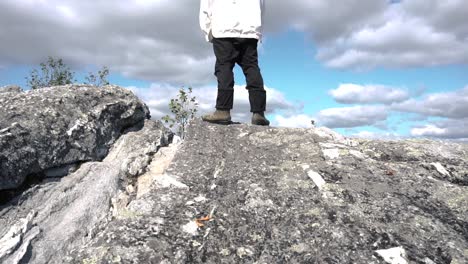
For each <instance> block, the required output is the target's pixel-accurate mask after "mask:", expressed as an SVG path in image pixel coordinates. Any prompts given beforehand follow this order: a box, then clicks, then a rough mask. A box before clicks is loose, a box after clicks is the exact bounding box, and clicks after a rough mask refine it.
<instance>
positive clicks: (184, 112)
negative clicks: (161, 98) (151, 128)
mask: <svg viewBox="0 0 468 264" xmlns="http://www.w3.org/2000/svg"><path fill="white" fill-rule="evenodd" d="M191 94H192V87H189V88H188V91H185V89H184V88H183V87H182V88H180V89H179V94H178V95H177V98H173V99H171V101H170V103H169V110H171V113H172V114H173V117H171V116H169V115H166V116H164V117H163V118H162V121H163V122H164V123H166V124H169V127H170V128H171V129H174V128H175V129H176V130H177V132H176V134H177V135H178V136H179V137H181V138H182V139H183V138H185V132H186V129H187V125H188V122H189V121H190V120H191V119H193V118H195V116H196V113H197V111H198V109H197V108H198V103H197V101H196V97H195V96H191Z"/></svg>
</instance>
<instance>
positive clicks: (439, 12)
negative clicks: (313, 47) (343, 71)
mask: <svg viewBox="0 0 468 264" xmlns="http://www.w3.org/2000/svg"><path fill="white" fill-rule="evenodd" d="M461 10H468V2H467V1H463V0H450V1H435V0H428V1H422V0H406V1H402V3H401V4H392V5H390V6H389V7H388V8H386V9H385V10H384V11H383V12H381V13H380V14H379V15H378V16H374V17H373V18H370V19H368V21H367V23H366V24H365V25H363V26H362V27H359V28H356V29H355V30H354V31H353V32H351V33H350V34H348V35H341V36H339V37H337V38H335V39H332V40H330V41H329V43H328V45H323V46H319V49H318V53H317V58H318V59H319V60H321V61H323V62H324V63H325V65H327V66H329V67H333V68H355V69H369V68H373V67H378V66H384V67H412V66H434V65H447V64H457V63H461V64H466V63H468V24H467V23H465V22H463V21H464V18H463V19H462V17H466V14H465V15H462V13H463V11H461Z"/></svg>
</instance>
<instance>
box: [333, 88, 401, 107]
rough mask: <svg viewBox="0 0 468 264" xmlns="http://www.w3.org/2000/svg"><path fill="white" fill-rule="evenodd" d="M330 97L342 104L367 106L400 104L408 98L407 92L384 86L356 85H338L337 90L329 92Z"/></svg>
mask: <svg viewBox="0 0 468 264" xmlns="http://www.w3.org/2000/svg"><path fill="white" fill-rule="evenodd" d="M330 95H331V96H332V97H333V98H334V99H335V100H336V101H337V102H339V103H343V104H354V103H361V104H368V103H383V104H391V103H393V102H402V101H404V100H407V99H409V98H410V94H409V93H408V91H405V90H403V89H399V88H393V87H388V86H384V85H358V84H351V83H347V84H340V86H339V87H338V88H337V89H334V90H331V91H330Z"/></svg>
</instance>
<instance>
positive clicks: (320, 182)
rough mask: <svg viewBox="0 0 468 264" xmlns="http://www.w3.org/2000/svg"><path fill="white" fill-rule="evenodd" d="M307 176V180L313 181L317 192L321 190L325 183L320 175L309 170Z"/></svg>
mask: <svg viewBox="0 0 468 264" xmlns="http://www.w3.org/2000/svg"><path fill="white" fill-rule="evenodd" d="M307 176H309V178H310V179H312V181H314V183H315V185H316V186H317V188H318V189H319V190H322V189H323V187H324V186H325V184H326V182H325V180H324V179H323V177H322V176H321V175H320V174H318V173H317V172H315V171H312V170H310V171H308V172H307Z"/></svg>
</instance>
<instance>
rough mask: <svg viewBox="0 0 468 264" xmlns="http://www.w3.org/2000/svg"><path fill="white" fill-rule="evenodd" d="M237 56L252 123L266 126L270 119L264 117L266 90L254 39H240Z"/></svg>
mask: <svg viewBox="0 0 468 264" xmlns="http://www.w3.org/2000/svg"><path fill="white" fill-rule="evenodd" d="M239 41H240V44H241V45H240V48H239V57H238V58H237V63H238V64H239V65H240V66H241V68H242V71H243V72H244V75H245V79H246V82H247V87H246V88H247V90H248V91H249V101H250V111H251V112H252V113H253V114H252V124H254V125H262V126H268V125H270V121H268V119H266V117H265V109H266V91H265V88H264V84H263V77H262V74H261V72H260V68H259V67H258V52H257V43H258V40H256V39H240V40H239Z"/></svg>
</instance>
